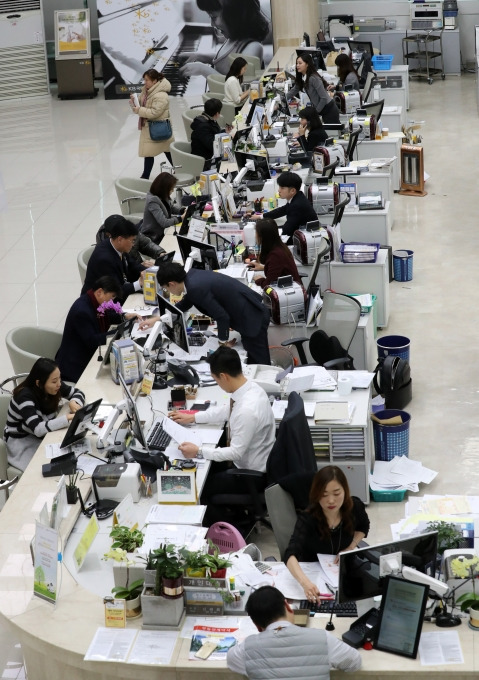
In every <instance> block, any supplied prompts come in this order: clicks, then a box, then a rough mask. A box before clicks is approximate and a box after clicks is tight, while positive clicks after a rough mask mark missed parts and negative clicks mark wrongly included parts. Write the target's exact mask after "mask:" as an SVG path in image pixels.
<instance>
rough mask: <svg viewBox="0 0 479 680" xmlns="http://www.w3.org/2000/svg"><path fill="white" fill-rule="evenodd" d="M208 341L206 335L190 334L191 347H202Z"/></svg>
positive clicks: (189, 342)
mask: <svg viewBox="0 0 479 680" xmlns="http://www.w3.org/2000/svg"><path fill="white" fill-rule="evenodd" d="M205 342H206V338H205V336H204V335H189V336H188V345H189V346H190V347H202V346H203V345H204V344H205Z"/></svg>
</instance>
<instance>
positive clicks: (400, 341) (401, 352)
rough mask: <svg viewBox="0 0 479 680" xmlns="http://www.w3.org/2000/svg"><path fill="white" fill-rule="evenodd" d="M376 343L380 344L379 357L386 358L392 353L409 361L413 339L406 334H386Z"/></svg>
mask: <svg viewBox="0 0 479 680" xmlns="http://www.w3.org/2000/svg"><path fill="white" fill-rule="evenodd" d="M376 344H377V346H378V359H385V358H386V357H387V356H389V355H392V356H393V357H401V359H406V361H409V351H410V347H411V341H410V339H409V338H406V336H405V335H384V336H383V337H382V338H378V339H377V340H376Z"/></svg>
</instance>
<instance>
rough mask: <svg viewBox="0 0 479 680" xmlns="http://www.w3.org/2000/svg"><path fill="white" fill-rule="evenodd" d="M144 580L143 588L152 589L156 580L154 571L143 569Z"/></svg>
mask: <svg viewBox="0 0 479 680" xmlns="http://www.w3.org/2000/svg"><path fill="white" fill-rule="evenodd" d="M144 579H145V586H147V587H148V588H153V587H154V586H155V580H156V569H145V574H144Z"/></svg>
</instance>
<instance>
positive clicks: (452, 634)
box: [419, 630, 464, 666]
mask: <svg viewBox="0 0 479 680" xmlns="http://www.w3.org/2000/svg"><path fill="white" fill-rule="evenodd" d="M419 657H420V659H421V666H443V665H446V664H460V663H464V657H463V655H462V649H461V643H460V640H459V635H458V633H457V630H448V631H438V632H434V633H422V634H421V639H420V640H419Z"/></svg>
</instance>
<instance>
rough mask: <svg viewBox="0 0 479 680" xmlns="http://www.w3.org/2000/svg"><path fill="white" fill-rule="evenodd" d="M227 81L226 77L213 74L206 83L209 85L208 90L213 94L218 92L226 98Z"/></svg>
mask: <svg viewBox="0 0 479 680" xmlns="http://www.w3.org/2000/svg"><path fill="white" fill-rule="evenodd" d="M225 80H226V78H225V76H223V75H221V73H212V74H211V75H210V76H208V77H207V78H206V82H207V83H208V90H209V91H210V92H211V93H213V92H217V93H218V94H220V95H222V96H223V97H224V94H225Z"/></svg>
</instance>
